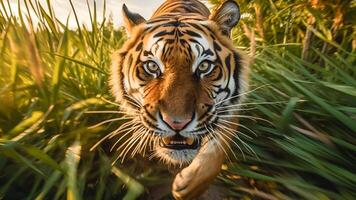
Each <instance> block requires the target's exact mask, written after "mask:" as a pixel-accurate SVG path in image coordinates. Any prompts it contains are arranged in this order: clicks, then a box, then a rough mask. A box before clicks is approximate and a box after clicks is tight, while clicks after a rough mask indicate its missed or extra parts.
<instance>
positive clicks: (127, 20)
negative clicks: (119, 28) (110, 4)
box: [122, 4, 146, 34]
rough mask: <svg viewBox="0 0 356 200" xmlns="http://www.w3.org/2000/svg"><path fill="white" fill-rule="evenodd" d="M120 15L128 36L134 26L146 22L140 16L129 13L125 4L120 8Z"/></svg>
mask: <svg viewBox="0 0 356 200" xmlns="http://www.w3.org/2000/svg"><path fill="white" fill-rule="evenodd" d="M122 15H123V17H124V24H125V28H126V31H127V33H128V34H130V33H131V32H132V29H133V28H134V27H135V26H137V25H139V24H141V23H143V22H145V21H146V20H145V18H143V17H142V16H141V15H139V14H137V13H134V12H131V11H130V10H129V9H128V8H127V6H126V5H125V4H124V5H123V6H122Z"/></svg>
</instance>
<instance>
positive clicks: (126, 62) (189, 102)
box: [111, 0, 249, 199]
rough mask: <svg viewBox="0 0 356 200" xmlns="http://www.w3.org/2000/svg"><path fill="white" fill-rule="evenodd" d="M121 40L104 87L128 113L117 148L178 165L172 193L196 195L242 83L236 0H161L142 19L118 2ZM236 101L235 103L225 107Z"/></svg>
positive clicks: (225, 144) (224, 143)
mask: <svg viewBox="0 0 356 200" xmlns="http://www.w3.org/2000/svg"><path fill="white" fill-rule="evenodd" d="M122 12H123V19H124V23H125V28H126V31H127V33H128V35H129V38H128V40H127V41H126V42H125V44H124V45H123V46H122V48H121V49H120V50H118V51H117V52H115V53H114V55H113V60H112V66H111V87H112V91H113V95H114V96H115V98H116V101H117V102H118V103H119V104H120V105H121V109H122V112H124V113H125V114H126V115H128V116H130V117H131V118H133V120H132V121H131V123H129V124H128V125H127V127H131V129H130V131H129V132H130V133H129V134H130V139H128V140H129V141H127V142H125V143H126V145H130V146H126V147H125V148H124V150H125V151H126V152H125V154H126V153H128V151H130V152H131V153H133V154H135V153H136V152H138V151H140V152H142V151H144V152H145V151H146V147H147V146H149V147H150V148H151V151H152V152H153V154H152V155H153V156H154V157H157V158H159V159H160V160H162V161H164V162H165V163H167V164H168V165H176V166H178V167H179V166H180V167H182V168H181V171H180V172H179V173H178V174H177V175H176V176H175V178H174V181H173V184H172V194H173V196H174V198H176V199H193V198H196V197H198V196H199V195H201V194H202V193H203V192H204V191H205V190H206V188H207V187H208V185H209V183H210V182H212V181H213V179H214V178H215V177H216V175H217V174H218V173H219V171H220V169H221V166H222V163H223V162H224V159H225V155H226V152H227V150H228V149H229V148H230V146H229V143H230V141H232V138H233V134H234V130H236V128H237V119H236V118H234V117H232V116H234V115H233V114H234V110H235V111H236V110H238V109H236V108H237V106H238V105H239V104H240V103H241V101H242V99H243V96H244V94H245V93H246V91H247V89H248V72H249V67H248V66H249V60H248V58H247V56H246V55H245V54H243V53H242V52H240V51H238V50H237V49H236V48H235V47H234V45H233V42H232V40H231V38H230V35H231V30H232V28H233V27H234V26H235V25H236V24H237V23H238V21H239V19H240V9H239V6H238V4H237V3H236V2H235V1H232V0H228V1H225V2H224V3H222V5H221V6H220V7H218V9H216V10H215V11H214V12H212V13H210V11H209V9H208V8H207V7H206V6H205V5H204V4H203V3H202V2H200V1H198V0H167V1H165V2H164V3H163V4H162V5H161V6H160V7H159V8H158V9H157V10H156V11H155V12H154V14H153V16H152V17H151V19H149V20H146V19H144V18H143V17H142V16H141V15H139V14H137V13H134V12H131V11H130V10H129V9H128V8H127V6H126V5H125V4H124V5H123V8H122ZM231 108H235V109H231Z"/></svg>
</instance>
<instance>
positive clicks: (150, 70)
mask: <svg viewBox="0 0 356 200" xmlns="http://www.w3.org/2000/svg"><path fill="white" fill-rule="evenodd" d="M143 68H144V69H145V71H146V73H147V74H149V75H152V76H154V77H155V78H156V77H158V76H159V75H160V73H161V71H160V68H159V66H158V65H157V63H155V62H153V61H147V62H146V63H144V64H143Z"/></svg>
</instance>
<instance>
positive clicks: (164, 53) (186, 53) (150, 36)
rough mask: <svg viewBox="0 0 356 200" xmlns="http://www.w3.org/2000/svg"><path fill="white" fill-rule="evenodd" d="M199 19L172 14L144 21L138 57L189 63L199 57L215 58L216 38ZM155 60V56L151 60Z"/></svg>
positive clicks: (204, 21) (203, 58) (203, 21)
mask: <svg viewBox="0 0 356 200" xmlns="http://www.w3.org/2000/svg"><path fill="white" fill-rule="evenodd" d="M208 23H209V22H208V21H207V20H206V19H205V20H202V19H192V18H189V19H185V18H182V17H181V18H173V19H169V20H167V19H165V20H159V18H158V19H155V20H154V21H148V22H147V24H146V27H145V30H144V32H143V35H142V41H143V44H142V54H141V59H153V60H155V59H160V62H162V63H166V62H177V61H181V62H185V63H186V64H188V63H189V64H190V65H192V66H193V69H192V70H193V71H194V70H195V63H199V62H200V61H202V60H205V59H209V60H214V59H216V55H215V54H216V53H215V51H214V43H215V44H216V43H217V41H216V38H215V37H214V33H213V32H212V30H210V28H209V26H208ZM155 61H156V60H155Z"/></svg>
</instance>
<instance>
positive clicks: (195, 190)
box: [172, 165, 208, 200]
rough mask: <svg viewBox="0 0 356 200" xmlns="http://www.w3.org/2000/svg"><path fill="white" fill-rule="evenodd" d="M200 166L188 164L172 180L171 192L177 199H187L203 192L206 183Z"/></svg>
mask: <svg viewBox="0 0 356 200" xmlns="http://www.w3.org/2000/svg"><path fill="white" fill-rule="evenodd" d="M199 174H201V167H200V166H196V165H195V166H192V165H190V166H188V167H187V168H184V169H183V170H182V171H181V172H180V173H178V174H177V175H176V177H175V179H174V181H173V186H172V194H173V196H174V198H175V199H177V200H189V199H194V198H196V197H198V196H199V195H200V194H201V193H203V192H204V190H205V189H206V187H207V186H208V183H206V182H205V181H204V179H205V178H204V177H203V176H199Z"/></svg>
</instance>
